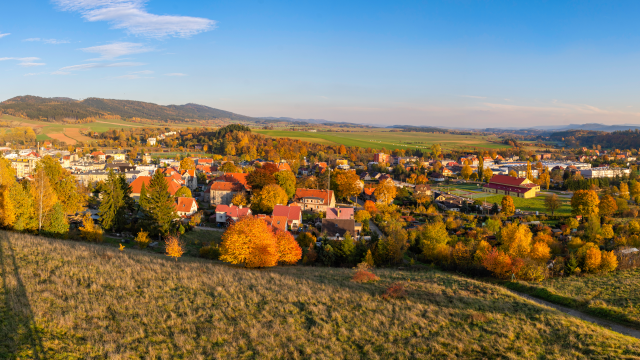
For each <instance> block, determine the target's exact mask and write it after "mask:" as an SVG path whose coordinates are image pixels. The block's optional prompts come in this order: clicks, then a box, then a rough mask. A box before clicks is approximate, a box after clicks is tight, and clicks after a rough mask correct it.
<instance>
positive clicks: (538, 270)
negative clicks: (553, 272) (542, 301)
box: [516, 260, 547, 282]
mask: <svg viewBox="0 0 640 360" xmlns="http://www.w3.org/2000/svg"><path fill="white" fill-rule="evenodd" d="M516 276H517V277H518V279H521V280H525V281H535V282H541V281H542V280H544V279H545V278H546V277H547V267H546V266H545V265H544V264H540V263H538V262H536V261H534V260H527V261H524V262H523V264H522V266H521V267H520V268H519V269H518V272H517V273H516Z"/></svg>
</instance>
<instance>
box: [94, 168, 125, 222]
mask: <svg viewBox="0 0 640 360" xmlns="http://www.w3.org/2000/svg"><path fill="white" fill-rule="evenodd" d="M102 189H103V190H102V203H100V212H99V213H98V214H99V215H100V219H101V221H102V227H103V228H104V229H106V230H112V229H114V228H120V227H122V226H123V225H124V224H125V223H126V218H125V215H126V214H125V213H124V194H123V193H122V188H121V186H120V181H119V179H118V177H117V176H116V174H115V173H114V172H113V170H112V169H109V174H108V175H107V181H105V183H104V185H103V187H102Z"/></svg>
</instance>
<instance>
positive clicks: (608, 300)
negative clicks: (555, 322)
mask: <svg viewBox="0 0 640 360" xmlns="http://www.w3.org/2000/svg"><path fill="white" fill-rule="evenodd" d="M510 287H513V288H514V289H516V290H518V291H522V292H526V293H528V294H531V295H534V296H536V297H539V298H542V299H545V300H548V301H551V302H555V303H558V304H561V305H565V306H569V307H572V308H576V309H579V310H582V311H584V312H587V313H591V314H594V315H597V316H600V317H603V318H606V319H609V320H612V321H617V322H620V323H624V324H630V325H632V326H633V327H636V328H640V291H638V289H640V269H634V270H624V271H615V272H613V273H609V274H597V275H593V276H571V277H565V278H551V279H547V280H544V281H543V282H541V283H539V284H537V283H527V282H522V281H521V282H519V283H518V284H512V286H510Z"/></svg>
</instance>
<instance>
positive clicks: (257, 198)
mask: <svg viewBox="0 0 640 360" xmlns="http://www.w3.org/2000/svg"><path fill="white" fill-rule="evenodd" d="M288 200H289V197H288V196H287V193H286V192H284V190H282V188H281V187H280V186H278V185H276V184H270V185H267V186H265V187H264V188H262V190H260V191H254V192H253V196H252V197H251V210H252V211H254V212H255V213H271V212H273V208H274V207H275V206H276V205H286V204H287V202H288Z"/></svg>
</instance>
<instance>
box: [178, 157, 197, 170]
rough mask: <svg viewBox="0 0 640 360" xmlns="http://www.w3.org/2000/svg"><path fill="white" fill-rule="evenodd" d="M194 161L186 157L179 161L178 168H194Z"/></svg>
mask: <svg viewBox="0 0 640 360" xmlns="http://www.w3.org/2000/svg"><path fill="white" fill-rule="evenodd" d="M195 168H196V163H195V162H193V160H192V159H191V158H189V157H186V158H184V159H182V161H180V170H194V169H195Z"/></svg>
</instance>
